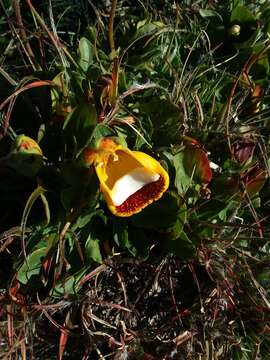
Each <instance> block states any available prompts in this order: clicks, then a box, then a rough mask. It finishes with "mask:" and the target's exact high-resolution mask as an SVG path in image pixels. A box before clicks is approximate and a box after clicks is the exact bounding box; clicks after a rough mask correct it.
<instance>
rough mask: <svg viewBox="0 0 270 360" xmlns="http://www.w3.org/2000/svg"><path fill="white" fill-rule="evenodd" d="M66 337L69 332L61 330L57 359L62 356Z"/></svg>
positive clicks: (60, 358) (60, 359)
mask: <svg viewBox="0 0 270 360" xmlns="http://www.w3.org/2000/svg"><path fill="white" fill-rule="evenodd" d="M68 337H69V334H68V333H67V332H66V331H61V335H60V340H59V360H62V358H63V355H64V351H65V348H66V344H67V341H68Z"/></svg>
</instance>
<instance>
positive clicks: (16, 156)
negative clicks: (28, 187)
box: [4, 135, 43, 177]
mask: <svg viewBox="0 0 270 360" xmlns="http://www.w3.org/2000/svg"><path fill="white" fill-rule="evenodd" d="M4 160H5V163H6V165H8V166H9V167H11V168H13V169H15V170H16V171H17V172H18V173H19V174H21V175H24V176H28V177H33V176H35V175H37V173H38V172H39V170H40V169H41V167H42V165H43V153H42V150H41V148H40V147H39V145H38V143H37V142H36V141H35V140H33V139H31V138H30V137H28V136H26V135H19V136H17V137H16V139H15V140H14V142H13V144H12V147H11V150H10V153H9V154H8V155H7V156H6V157H5V159H4Z"/></svg>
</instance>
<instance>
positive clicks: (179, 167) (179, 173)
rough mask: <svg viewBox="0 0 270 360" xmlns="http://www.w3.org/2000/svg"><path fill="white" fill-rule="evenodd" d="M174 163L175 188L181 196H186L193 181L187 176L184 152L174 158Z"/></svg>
mask: <svg viewBox="0 0 270 360" xmlns="http://www.w3.org/2000/svg"><path fill="white" fill-rule="evenodd" d="M173 163H174V167H175V180H174V183H175V186H176V189H177V190H178V192H179V194H181V195H182V194H185V193H186V192H187V190H188V189H189V187H190V186H191V183H192V179H191V177H190V176H189V175H188V174H187V172H186V170H185V167H184V152H183V151H180V152H178V153H177V154H175V155H174V157H173Z"/></svg>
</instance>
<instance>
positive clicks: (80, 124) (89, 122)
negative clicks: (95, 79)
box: [63, 103, 97, 150]
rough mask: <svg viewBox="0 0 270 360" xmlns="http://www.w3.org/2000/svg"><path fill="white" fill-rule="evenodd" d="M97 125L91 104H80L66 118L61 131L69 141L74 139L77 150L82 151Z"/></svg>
mask: <svg viewBox="0 0 270 360" xmlns="http://www.w3.org/2000/svg"><path fill="white" fill-rule="evenodd" d="M96 124H97V113H96V109H95V107H94V105H93V104H91V103H82V104H80V105H78V106H77V107H75V108H74V109H73V111H72V112H71V113H70V114H69V115H68V116H67V118H66V121H65V123H64V126H63V130H64V131H65V133H66V135H67V136H68V137H69V139H70V140H73V139H74V138H75V139H76V142H77V146H78V149H79V150H80V149H82V148H83V147H84V146H86V145H87V144H88V142H89V141H90V139H91V138H92V133H93V130H94V128H95V126H96Z"/></svg>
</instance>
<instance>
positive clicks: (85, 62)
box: [78, 37, 93, 72]
mask: <svg viewBox="0 0 270 360" xmlns="http://www.w3.org/2000/svg"><path fill="white" fill-rule="evenodd" d="M78 55H79V65H80V67H81V68H82V69H83V70H84V71H85V72H86V71H87V70H88V68H89V66H90V65H92V64H93V45H92V44H91V43H90V41H89V40H88V39H86V38H85V37H82V38H81V39H80V41H79V48H78Z"/></svg>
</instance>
